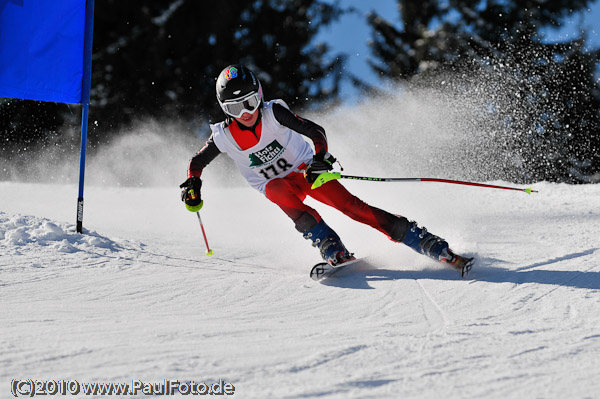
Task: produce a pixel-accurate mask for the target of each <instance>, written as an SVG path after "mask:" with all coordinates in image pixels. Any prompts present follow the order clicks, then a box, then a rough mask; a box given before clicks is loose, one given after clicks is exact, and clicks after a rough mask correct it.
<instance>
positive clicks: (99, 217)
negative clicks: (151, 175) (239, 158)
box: [0, 176, 600, 398]
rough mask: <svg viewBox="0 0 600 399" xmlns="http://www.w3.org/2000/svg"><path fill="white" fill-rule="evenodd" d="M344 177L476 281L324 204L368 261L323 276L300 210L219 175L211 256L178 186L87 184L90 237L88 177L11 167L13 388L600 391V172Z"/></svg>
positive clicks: (1, 250)
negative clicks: (35, 175) (75, 180)
mask: <svg viewBox="0 0 600 399" xmlns="http://www.w3.org/2000/svg"><path fill="white" fill-rule="evenodd" d="M447 177H451V176H447ZM176 183H179V182H176ZM494 183H500V184H509V183H503V182H494ZM345 184H346V186H347V187H348V188H349V189H350V190H351V191H352V192H354V193H356V194H357V195H359V196H360V197H362V198H363V199H364V200H366V201H367V202H369V203H371V204H373V205H376V206H379V207H382V208H384V209H387V210H390V211H393V212H396V213H400V214H403V215H406V216H407V217H408V218H409V219H414V220H417V221H418V222H419V223H420V224H422V225H425V226H426V227H427V228H428V229H429V230H431V231H432V232H434V233H435V234H438V235H440V236H442V237H444V238H446V239H447V240H448V241H449V242H450V243H451V246H452V247H453V248H454V249H455V250H456V251H459V252H464V253H467V254H472V255H474V256H476V257H477V258H478V263H477V265H476V266H475V268H474V269H473V272H472V275H471V278H469V279H467V280H463V279H461V278H460V276H459V275H458V274H457V273H456V272H455V271H453V270H449V269H445V268H444V267H442V266H440V265H437V264H435V263H433V262H431V261H429V260H427V259H425V258H423V257H421V256H419V255H417V254H415V253H412V252H411V251H410V250H408V249H407V248H405V247H404V246H402V245H399V244H394V243H392V242H389V241H388V240H387V239H386V238H385V237H384V236H382V235H381V234H380V233H378V232H376V231H374V230H372V229H370V228H368V227H365V226H362V225H358V224H357V223H355V222H353V221H351V220H349V219H347V218H345V217H344V216H343V215H340V214H339V213H336V212H334V211H333V210H331V209H327V208H326V207H325V206H323V205H316V204H315V203H314V202H312V201H309V203H311V204H313V205H314V206H315V207H317V208H318V209H319V210H320V211H321V212H322V214H323V215H324V217H325V218H326V220H327V221H328V223H329V224H330V225H332V226H333V227H334V228H335V229H336V230H338V232H339V233H340V235H341V236H342V238H343V239H344V241H345V243H346V245H347V246H348V247H349V248H350V249H351V250H352V251H354V252H356V253H357V254H358V255H360V256H368V257H369V262H370V263H371V266H370V267H361V268H358V269H356V268H355V269H352V270H348V271H344V272H342V273H340V274H339V275H338V276H337V278H333V279H330V280H328V281H327V282H326V283H325V284H320V283H315V282H313V281H312V280H310V279H309V277H308V272H309V270H310V266H311V265H312V264H313V263H314V262H315V261H318V258H319V257H318V254H317V252H316V250H315V249H313V248H312V247H311V246H310V245H309V243H308V242H307V241H305V240H304V239H302V237H301V236H300V235H299V234H298V233H297V232H296V231H295V230H294V228H293V225H292V223H291V222H290V221H289V220H287V218H286V216H285V215H284V214H283V213H282V212H280V211H279V210H278V209H277V208H276V207H275V206H274V205H272V204H271V203H269V202H268V201H266V200H265V199H264V198H262V197H261V196H260V194H258V193H255V192H254V191H253V190H252V189H251V188H249V187H237V186H232V187H225V188H223V187H220V186H219V185H218V184H214V183H210V178H209V182H208V183H206V184H205V187H203V198H204V199H205V207H204V209H203V211H202V215H203V222H204V224H205V227H206V231H207V234H208V239H209V242H210V244H211V246H212V247H213V248H214V256H212V257H206V256H205V255H204V246H203V245H204V244H203V242H202V236H201V234H200V229H199V226H198V221H197V219H196V218H195V216H194V215H193V214H191V213H189V212H187V211H186V210H185V208H184V207H183V206H182V204H181V202H180V201H179V198H178V197H179V193H178V189H177V185H176V184H173V185H172V187H170V188H161V187H148V188H131V187H121V188H118V187H104V186H102V185H90V186H89V187H87V188H86V196H85V198H86V208H85V217H84V226H85V227H86V228H88V229H90V230H89V231H88V232H87V234H85V235H78V234H76V233H74V223H73V222H74V219H75V205H76V192H77V189H76V187H75V186H74V185H73V184H54V185H47V184H33V183H14V182H13V183H10V182H4V183H0V270H1V273H0V287H1V288H0V303H1V304H2V305H1V308H2V311H1V312H0V397H9V396H10V381H11V380H12V379H14V378H19V379H24V378H32V379H45V380H47V379H53V380H61V379H68V380H73V379H74V380H78V381H79V382H91V381H105V382H111V381H112V382H131V381H132V380H142V381H144V382H160V381H163V380H164V379H174V380H175V379H176V380H180V381H185V380H194V381H198V382H199V381H205V382H207V383H212V382H215V381H219V379H222V380H224V381H227V382H229V383H231V384H233V385H234V386H235V394H234V395H233V397H239V398H266V397H271V398H275V397H277V398H310V397H315V398H316V397H327V398H392V397H395V398H400V397H420V398H439V397H445V398H468V397H473V398H475V397H478V398H509V397H510V398H516V397H530V398H533V397H536V398H566V397H569V398H591V397H597V395H598V392H600V239H599V238H598V233H599V232H600V185H585V186H583V185H582V186H567V185H561V184H549V183H540V184H536V185H534V188H535V189H538V190H539V191H540V193H539V194H537V195H535V194H534V195H531V196H527V195H526V194H523V193H517V192H508V191H506V192H504V191H499V190H490V189H482V188H471V187H463V186H451V185H444V184H436V183H406V184H383V183H367V182H349V183H345ZM80 396H82V395H80ZM142 396H143V395H141V394H140V396H139V397H142Z"/></svg>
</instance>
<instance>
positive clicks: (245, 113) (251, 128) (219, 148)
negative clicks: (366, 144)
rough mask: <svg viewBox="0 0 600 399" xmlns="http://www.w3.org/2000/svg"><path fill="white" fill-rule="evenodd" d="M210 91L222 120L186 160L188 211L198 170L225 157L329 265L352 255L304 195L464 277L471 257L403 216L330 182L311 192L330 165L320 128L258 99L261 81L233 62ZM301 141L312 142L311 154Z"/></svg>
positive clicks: (197, 201) (197, 202) (196, 206)
mask: <svg viewBox="0 0 600 399" xmlns="http://www.w3.org/2000/svg"><path fill="white" fill-rule="evenodd" d="M216 94H217V101H218V102H219V104H220V106H221V108H222V110H223V112H224V113H225V120H224V121H222V122H219V123H215V124H212V125H210V128H211V131H212V134H211V136H210V137H209V139H208V140H207V141H206V143H205V144H204V146H203V147H202V149H201V150H200V151H199V152H198V153H197V154H196V155H194V156H193V157H192V158H191V160H190V162H189V165H188V169H187V176H188V179H187V180H186V181H185V182H184V183H182V184H181V186H180V188H181V189H182V192H181V199H182V201H184V202H185V206H186V207H187V209H188V210H190V211H191V212H198V211H199V210H200V208H201V207H202V205H203V202H202V200H201V195H200V189H201V186H202V180H201V179H200V177H201V175H202V171H203V170H204V168H205V167H206V166H207V165H208V164H209V163H210V162H211V161H212V160H213V159H215V158H216V157H217V156H218V155H219V154H221V153H226V154H227V155H228V156H229V157H230V158H231V159H232V160H233V161H234V163H235V164H236V166H237V167H238V169H239V170H240V172H241V174H242V175H243V177H244V178H245V179H246V180H247V181H248V183H249V184H250V186H252V187H254V188H255V189H257V190H258V191H260V192H261V193H263V194H264V195H265V196H266V197H267V198H268V199H269V200H271V201H272V202H274V203H275V204H277V205H278V206H279V207H280V208H281V210H282V211H283V212H285V214H286V215H288V216H289V218H290V219H291V220H292V221H293V223H294V225H295V227H296V230H298V231H299V232H300V233H302V235H303V236H304V238H305V239H308V240H311V241H312V245H313V246H314V247H317V248H318V249H319V251H320V253H321V256H322V258H323V260H324V261H325V262H328V263H329V264H330V265H332V266H335V265H339V264H341V263H344V262H346V261H348V260H353V259H355V258H354V256H353V254H352V253H350V252H349V251H348V249H346V247H345V246H344V244H343V243H342V240H341V239H340V237H339V236H338V234H336V232H335V231H334V230H333V229H332V228H331V227H329V226H328V225H327V223H325V221H324V220H323V218H322V217H321V216H320V215H319V213H318V212H317V211H316V210H315V209H313V208H311V207H309V206H307V205H306V204H304V199H305V198H306V196H307V195H309V196H311V197H312V198H314V199H315V200H317V201H319V202H322V203H324V204H327V205H329V206H332V207H334V208H336V209H338V210H339V211H341V212H343V213H344V214H346V215H347V216H349V217H350V218H352V219H354V220H356V221H357V222H360V223H364V224H367V225H369V226H371V227H373V228H374V229H377V230H379V231H380V232H382V233H383V234H385V235H386V236H387V237H388V238H389V239H390V240H393V241H395V242H399V243H404V244H406V245H408V246H409V247H410V248H412V249H413V250H415V251H417V252H419V253H421V254H424V255H426V256H429V257H430V258H432V259H434V260H436V261H438V262H442V263H445V264H449V265H451V266H454V267H455V268H457V269H458V270H459V271H461V272H462V273H463V275H464V272H465V268H466V266H468V268H470V263H471V262H472V259H467V258H464V257H462V256H460V255H457V254H455V253H453V252H452V251H451V250H450V248H449V247H448V243H447V242H446V241H445V240H443V239H441V238H440V237H438V236H436V235H433V234H431V233H430V232H428V231H427V230H426V229H425V228H423V227H419V226H418V225H417V223H416V222H412V221H409V220H408V219H406V218H405V217H404V216H399V215H395V214H392V213H389V212H386V211H384V210H381V209H378V208H375V207H373V206H371V205H368V204H366V203H365V202H363V201H362V200H360V199H359V198H358V197H356V196H354V195H352V194H351V193H350V192H348V190H346V188H345V187H344V186H343V185H342V184H341V183H340V182H339V181H337V180H332V181H329V182H327V183H326V184H324V185H322V186H320V187H319V188H316V189H311V183H313V182H314V181H315V179H316V178H317V177H318V176H319V174H321V173H323V172H326V171H329V170H332V169H333V164H334V162H336V159H335V158H334V156H333V155H331V154H330V153H329V152H328V150H329V148H328V146H327V136H326V135H325V130H324V129H323V128H322V127H321V126H319V125H318V124H316V123H314V122H312V121H310V120H308V119H305V118H302V117H300V116H298V115H296V114H294V113H293V112H292V111H290V109H289V107H288V106H287V104H286V103H285V102H284V101H283V100H271V101H265V99H264V97H263V91H262V87H261V84H260V81H259V80H258V78H257V76H256V75H255V74H254V73H253V72H252V71H251V70H250V69H248V68H247V67H246V66H244V65H240V64H235V65H230V66H228V67H227V68H225V69H223V71H221V73H220V74H219V76H218V79H217V82H216ZM305 138H306V139H308V140H310V141H311V142H312V144H313V147H314V151H313V149H312V148H311V145H310V144H309V142H308V141H307V140H305ZM466 270H467V271H468V269H466Z"/></svg>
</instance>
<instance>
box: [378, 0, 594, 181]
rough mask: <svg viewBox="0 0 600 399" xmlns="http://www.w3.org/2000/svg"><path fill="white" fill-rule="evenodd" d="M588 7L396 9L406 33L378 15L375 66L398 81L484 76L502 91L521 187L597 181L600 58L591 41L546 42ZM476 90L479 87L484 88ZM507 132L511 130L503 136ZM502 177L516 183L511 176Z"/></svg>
mask: <svg viewBox="0 0 600 399" xmlns="http://www.w3.org/2000/svg"><path fill="white" fill-rule="evenodd" d="M589 3H590V1H588V0H549V1H541V0H528V1H516V0H511V1H501V0H490V1H487V2H485V4H484V3H481V2H479V1H474V0H451V1H449V2H448V3H439V2H434V1H426V2H425V3H422V2H421V3H419V5H418V6H417V5H415V3H414V2H411V1H407V0H399V1H398V4H399V9H400V12H401V14H400V17H401V22H402V27H401V28H397V27H396V26H395V25H394V24H393V22H390V21H387V20H385V19H384V18H382V17H381V16H378V15H376V14H372V15H371V16H370V17H369V20H368V21H369V24H370V25H371V26H372V28H373V32H374V37H373V44H372V48H373V53H374V55H375V56H376V58H377V62H376V63H372V67H373V69H374V70H375V71H377V72H379V73H380V74H381V75H382V76H386V77H388V78H392V79H398V80H401V79H408V78H411V77H415V76H418V77H422V76H435V74H436V73H440V72H442V71H443V72H444V73H445V72H446V71H448V70H449V69H450V70H454V71H455V72H460V73H464V72H465V71H467V73H473V74H475V73H478V74H482V75H484V76H485V77H486V79H489V80H490V81H495V82H496V83H498V84H502V86H498V87H497V88H495V89H496V90H498V89H500V87H505V88H508V89H507V93H508V94H510V97H511V98H510V100H509V99H507V98H506V97H504V98H502V97H500V96H496V95H495V94H496V93H493V90H494V88H491V89H490V93H489V99H488V100H487V101H486V102H485V104H484V105H485V106H486V107H488V108H494V109H496V110H497V112H498V113H499V115H497V121H498V130H499V131H502V133H503V134H504V141H505V143H504V147H505V150H506V151H507V152H511V153H512V154H514V156H519V157H520V159H519V162H518V163H519V164H521V169H520V171H519V173H520V178H521V179H527V180H550V181H568V182H587V181H600V158H599V155H598V154H599V153H600V90H599V89H600V86H599V83H598V81H596V80H595V79H594V74H595V73H596V71H597V70H598V62H599V55H600V50H597V49H596V50H589V49H587V48H586V45H585V33H582V36H581V37H580V38H577V39H575V40H571V41H568V42H563V43H551V42H547V41H546V40H544V37H543V30H542V29H543V28H552V27H558V26H559V25H560V23H561V21H563V20H564V19H565V18H567V17H568V16H569V15H572V14H573V13H575V12H577V11H579V10H582V9H584V8H585V7H586V6H587V5H588V4H589ZM478 89H480V88H478ZM507 126H508V128H507ZM497 177H500V178H512V179H515V176H514V175H511V173H509V172H508V171H507V170H505V173H504V174H501V175H500V176H497Z"/></svg>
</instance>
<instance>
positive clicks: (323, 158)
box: [304, 151, 336, 183]
mask: <svg viewBox="0 0 600 399" xmlns="http://www.w3.org/2000/svg"><path fill="white" fill-rule="evenodd" d="M335 161H336V159H335V157H334V156H333V155H331V154H330V153H328V152H325V151H321V152H319V153H318V154H315V155H314V156H313V161H312V163H311V164H310V165H308V168H306V172H304V177H306V180H307V181H308V182H309V183H314V182H315V180H316V179H317V177H319V175H320V174H321V173H323V172H328V171H330V170H331V169H333V164H334V163H335Z"/></svg>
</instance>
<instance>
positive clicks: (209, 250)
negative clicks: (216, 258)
mask: <svg viewBox="0 0 600 399" xmlns="http://www.w3.org/2000/svg"><path fill="white" fill-rule="evenodd" d="M196 215H197V216H198V221H199V222H200V229H202V236H204V243H205V244H206V256H212V254H213V250H212V249H210V247H209V246H208V240H207V239H206V231H204V225H203V224H202V218H201V217H200V212H196Z"/></svg>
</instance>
